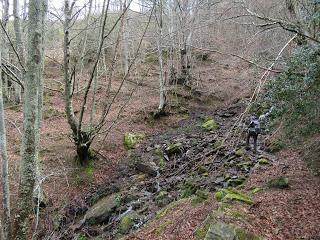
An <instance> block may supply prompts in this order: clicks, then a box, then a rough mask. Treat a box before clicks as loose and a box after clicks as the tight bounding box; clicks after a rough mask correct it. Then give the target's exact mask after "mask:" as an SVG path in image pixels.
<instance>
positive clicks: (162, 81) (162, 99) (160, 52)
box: [155, 0, 166, 117]
mask: <svg viewBox="0 0 320 240" xmlns="http://www.w3.org/2000/svg"><path fill="white" fill-rule="evenodd" d="M162 15H163V5H162V0H160V2H159V19H158V22H159V24H158V27H159V33H158V34H159V35H158V59H159V68H160V77H159V83H160V84H159V85H160V97H159V107H158V112H157V113H156V114H155V117H159V116H161V115H163V114H164V113H165V107H166V92H165V74H164V67H163V47H162V41H163V16H162Z"/></svg>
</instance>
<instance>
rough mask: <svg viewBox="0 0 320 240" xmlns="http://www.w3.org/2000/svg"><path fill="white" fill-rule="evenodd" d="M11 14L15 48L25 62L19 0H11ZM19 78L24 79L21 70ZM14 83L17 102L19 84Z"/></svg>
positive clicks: (17, 101) (19, 94)
mask: <svg viewBox="0 0 320 240" xmlns="http://www.w3.org/2000/svg"><path fill="white" fill-rule="evenodd" d="M13 16H14V22H13V25H14V32H15V36H16V50H17V51H18V53H19V57H20V60H21V63H22V64H25V56H24V47H23V43H22V33H21V24H20V15H19V2H18V0H13ZM21 75H22V76H20V78H21V79H24V76H23V75H24V73H23V71H22V74H21ZM13 85H14V93H15V94H14V95H15V102H16V104H19V103H20V102H21V86H20V85H19V84H18V83H13Z"/></svg>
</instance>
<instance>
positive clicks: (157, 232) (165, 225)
mask: <svg viewBox="0 0 320 240" xmlns="http://www.w3.org/2000/svg"><path fill="white" fill-rule="evenodd" d="M172 223H173V222H172V221H171V220H167V221H165V222H164V223H161V224H160V225H159V227H157V228H156V230H155V233H156V234H157V235H160V234H161V233H162V232H163V231H164V230H165V229H166V227H167V226H168V225H170V224H172Z"/></svg>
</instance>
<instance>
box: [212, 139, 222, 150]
mask: <svg viewBox="0 0 320 240" xmlns="http://www.w3.org/2000/svg"><path fill="white" fill-rule="evenodd" d="M222 146H223V142H222V141H220V140H216V141H215V142H214V144H213V148H214V149H219V148H220V147H222Z"/></svg>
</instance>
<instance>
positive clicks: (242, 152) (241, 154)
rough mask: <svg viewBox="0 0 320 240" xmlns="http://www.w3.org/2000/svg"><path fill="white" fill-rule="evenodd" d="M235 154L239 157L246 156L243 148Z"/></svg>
mask: <svg viewBox="0 0 320 240" xmlns="http://www.w3.org/2000/svg"><path fill="white" fill-rule="evenodd" d="M234 154H235V155H236V156H237V157H242V156H244V154H245V151H244V150H243V149H242V148H240V149H238V150H236V151H235V153H234Z"/></svg>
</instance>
